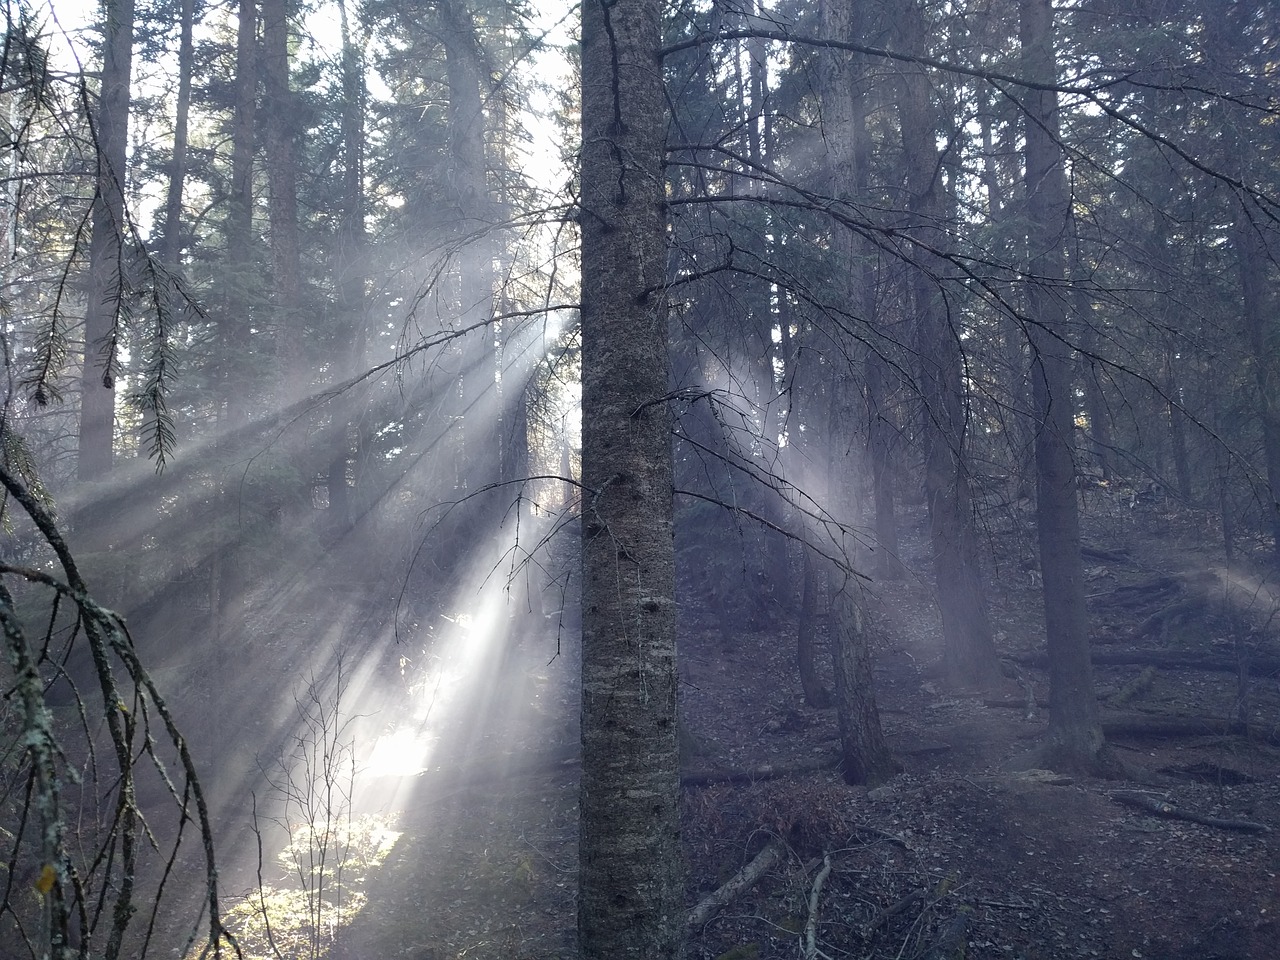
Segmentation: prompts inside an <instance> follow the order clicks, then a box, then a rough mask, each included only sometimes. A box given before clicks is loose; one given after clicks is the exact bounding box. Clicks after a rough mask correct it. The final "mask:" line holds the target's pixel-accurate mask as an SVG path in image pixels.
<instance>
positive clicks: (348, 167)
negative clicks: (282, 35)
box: [325, 0, 368, 533]
mask: <svg viewBox="0 0 1280 960" xmlns="http://www.w3.org/2000/svg"><path fill="white" fill-rule="evenodd" d="M338 16H339V26H340V28H341V39H342V144H343V170H342V222H341V224H340V225H339V227H338V249H337V256H336V262H335V264H334V266H335V269H336V274H337V293H338V309H339V311H340V313H341V317H340V321H339V322H340V324H341V330H342V337H341V348H340V349H341V353H342V354H343V356H342V357H341V358H340V359H339V360H338V363H337V366H336V370H335V372H336V376H335V379H336V380H338V381H339V382H341V381H344V380H346V379H347V378H348V377H350V376H352V375H353V374H355V373H356V372H358V371H359V370H361V369H363V368H364V364H365V356H364V354H365V338H366V317H365V311H366V302H365V299H366V298H365V288H366V280H365V273H366V270H367V269H368V264H367V262H366V249H365V247H366V240H367V238H366V236H365V225H364V220H365V196H364V111H365V86H364V72H363V62H362V60H363V58H362V57H361V55H360V51H359V50H358V49H357V48H356V46H355V44H354V42H353V41H352V39H351V25H350V23H349V22H348V18H347V7H346V3H345V2H344V0H338ZM349 407H350V404H349V403H347V402H345V401H344V400H342V399H339V400H337V401H335V402H334V406H333V416H332V426H331V429H330V431H329V436H330V442H329V448H330V451H331V459H330V461H329V466H328V469H327V470H326V472H325V483H326V487H327V490H328V494H329V521H328V526H329V529H330V530H331V531H333V532H334V533H340V532H342V531H345V530H346V528H347V527H348V525H349V524H350V522H351V497H350V488H349V486H348V483H347V464H348V461H349V460H350V458H351V452H352V451H351V447H352V429H351V424H350V422H349V416H348V410H349Z"/></svg>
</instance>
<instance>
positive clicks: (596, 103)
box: [578, 0, 683, 960]
mask: <svg viewBox="0 0 1280 960" xmlns="http://www.w3.org/2000/svg"><path fill="white" fill-rule="evenodd" d="M661 9H662V8H661V4H660V3H658V0H617V2H613V3H606V2H603V0H591V2H588V3H586V4H584V5H583V16H582V160H581V201H580V214H579V217H580V224H581V229H582V293H581V299H582V403H583V409H584V410H585V411H587V415H586V416H584V417H583V430H582V482H583V486H584V494H583V508H582V525H583V548H582V549H583V556H582V564H583V598H582V651H583V652H582V787H581V795H580V803H579V816H580V841H579V894H578V936H579V949H580V954H581V956H582V958H583V960H606V958H607V960H618V958H625V957H634V958H638V960H639V958H643V960H663V958H675V957H676V956H678V954H679V951H680V942H681V935H682V929H683V925H682V922H681V921H682V917H681V913H682V902H683V882H682V876H683V874H682V868H681V854H680V844H679V828H680V815H679V799H680V779H679V777H680V773H679V747H678V739H677V731H676V665H675V613H676V611H675V561H674V555H673V550H672V459H671V412H670V410H669V409H668V399H667V393H668V391H669V383H668V381H669V376H670V374H669V369H670V361H669V359H668V354H667V306H666V293H665V289H664V288H665V285H666V212H665V187H664V179H663V152H664V145H665V143H666V131H665V127H666V109H665V102H664V93H663V84H662V71H661V64H660V61H659V59H658V48H659V36H660V34H659V25H660V18H661Z"/></svg>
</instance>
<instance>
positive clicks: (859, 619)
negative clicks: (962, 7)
mask: <svg viewBox="0 0 1280 960" xmlns="http://www.w3.org/2000/svg"><path fill="white" fill-rule="evenodd" d="M821 15H822V24H823V30H824V32H825V35H826V36H829V37H833V38H838V39H844V40H851V39H856V38H857V36H858V32H857V31H856V30H855V21H854V17H855V12H854V8H853V7H852V6H850V5H849V4H846V3H841V2H839V0H825V2H824V3H823V4H822V10H821ZM820 70H821V74H820V75H821V88H820V89H821V96H822V106H823V135H824V137H825V138H826V140H827V146H828V150H829V152H830V154H831V159H832V177H831V185H832V190H831V193H832V196H833V197H834V198H837V199H838V198H840V197H841V196H842V195H844V196H848V195H849V194H850V193H851V192H854V193H856V190H857V185H858V183H859V181H860V180H864V182H865V177H864V174H865V171H866V165H867V161H866V156H867V151H866V144H865V141H866V129H865V119H866V105H865V100H864V94H863V91H862V90H861V85H862V78H861V77H860V76H859V71H858V70H857V67H856V65H855V63H854V60H853V57H852V56H851V55H850V54H848V53H846V52H843V51H836V50H828V51H823V53H822V63H821V67H820ZM860 170H861V171H862V173H860V172H859V171H860ZM833 229H834V230H835V236H834V237H833V241H832V246H833V248H834V249H836V250H839V251H840V252H841V253H842V254H843V256H844V261H845V264H847V271H848V272H847V273H845V274H844V275H843V276H844V284H845V286H844V288H843V290H842V293H843V296H841V297H838V299H839V300H840V301H841V302H843V303H848V304H852V312H853V313H854V314H856V317H857V319H859V320H861V321H863V322H864V323H870V321H871V314H872V311H873V310H874V307H875V295H874V289H873V288H871V286H870V284H871V282H872V280H871V278H872V274H871V273H870V272H869V271H868V270H867V269H865V268H864V269H858V268H857V265H856V264H857V261H856V259H855V253H857V252H860V251H856V250H855V247H854V243H853V238H852V236H851V235H850V234H849V233H848V232H847V231H845V230H844V228H843V227H841V226H839V225H835V226H834V227H833ZM850 377H851V374H850V372H849V371H844V372H841V371H838V370H833V371H832V376H831V396H830V404H831V406H830V417H829V419H828V427H829V429H828V436H827V444H828V457H829V459H828V480H827V489H828V491H830V499H831V501H832V504H831V509H832V512H833V513H834V514H835V515H836V516H838V517H842V518H844V519H846V521H847V520H848V518H850V517H852V516H854V509H853V505H854V502H855V499H854V486H855V485H854V469H855V468H854V465H853V464H852V463H851V462H850V459H851V458H847V457H841V456H839V454H838V451H839V450H841V449H844V450H848V449H849V445H850V439H851V438H849V437H848V436H845V435H840V433H839V426H840V425H841V424H844V425H847V424H849V423H850V422H851V421H852V417H850V416H849V410H848V405H847V404H846V402H845V401H846V398H847V395H848V394H850V393H851V389H850V384H849V380H850ZM840 540H841V542H840V543H838V544H837V547H838V548H839V549H840V550H841V551H842V553H843V556H844V559H845V561H846V562H847V563H854V562H856V558H857V551H856V548H855V545H854V544H853V542H852V538H851V537H847V536H844V537H841V538H840ZM828 583H829V584H830V586H829V590H830V598H831V628H830V637H831V658H832V664H833V665H834V668H835V676H834V681H835V704H836V715H837V717H838V718H839V726H840V742H841V754H842V757H843V768H844V776H845V779H846V780H847V781H848V782H850V783H873V782H878V781H880V780H883V779H885V778H887V777H889V776H891V775H892V774H893V772H894V771H895V770H896V765H895V764H894V761H893V758H892V756H891V755H890V753H889V749H888V746H887V745H886V744H885V740H884V734H883V732H882V730H881V728H880V717H879V713H878V712H877V710H876V708H875V692H874V688H873V686H872V682H871V666H870V664H871V654H870V649H869V646H868V640H867V633H866V630H865V629H864V617H863V612H862V608H861V605H862V602H863V599H862V595H861V590H860V589H858V587H857V584H855V583H853V582H850V578H849V577H848V576H847V575H846V574H845V573H843V572H842V571H837V570H835V569H832V570H830V571H829V572H828Z"/></svg>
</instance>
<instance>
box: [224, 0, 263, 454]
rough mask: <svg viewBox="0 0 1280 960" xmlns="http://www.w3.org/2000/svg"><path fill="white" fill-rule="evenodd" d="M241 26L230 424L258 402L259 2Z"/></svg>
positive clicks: (228, 341)
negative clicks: (253, 335) (252, 339)
mask: <svg viewBox="0 0 1280 960" xmlns="http://www.w3.org/2000/svg"><path fill="white" fill-rule="evenodd" d="M238 16H239V25H238V26H237V28H236V78H235V91H236V99H235V111H234V116H233V118H232V129H231V193H230V196H229V197H228V202H227V225H226V247H227V261H228V274H229V276H228V278H227V282H226V283H225V284H224V287H225V291H226V293H225V297H226V300H225V303H224V306H223V314H222V317H221V320H220V322H219V324H218V326H219V332H220V339H221V341H222V350H223V377H222V380H223V383H224V389H225V401H226V405H227V426H228V427H229V428H230V429H232V430H234V429H235V428H237V427H240V426H243V425H244V424H245V423H247V422H248V420H249V415H250V410H252V409H253V408H254V406H255V405H256V403H257V399H258V398H257V397H256V396H255V386H256V385H255V384H253V382H252V379H251V378H250V377H249V376H248V375H247V374H246V373H245V365H246V360H247V358H248V353H249V335H250V330H251V329H252V313H253V311H252V307H251V303H252V296H251V291H252V290H253V288H254V287H255V286H256V284H255V273H256V271H255V264H254V242H253V156H254V147H255V143H254V125H255V117H256V113H257V103H258V95H257V91H258V38H257V23H258V14H257V6H256V0H239V7H238Z"/></svg>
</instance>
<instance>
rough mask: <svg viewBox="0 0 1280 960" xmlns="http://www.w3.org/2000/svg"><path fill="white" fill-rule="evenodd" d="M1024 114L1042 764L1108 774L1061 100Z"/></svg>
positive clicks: (1039, 23)
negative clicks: (1042, 646) (1043, 662)
mask: <svg viewBox="0 0 1280 960" xmlns="http://www.w3.org/2000/svg"><path fill="white" fill-rule="evenodd" d="M1019 15H1020V17H1019V27H1020V37H1021V41H1022V55H1023V63H1024V70H1025V71H1026V73H1027V75H1028V76H1029V77H1031V78H1034V79H1040V80H1048V81H1052V80H1054V79H1055V77H1056V74H1057V68H1056V59H1055V55H1054V50H1053V5H1052V0H1020V2H1019ZM1023 109H1024V110H1025V112H1026V124H1025V135H1026V171H1025V178H1026V191H1027V221H1028V224H1029V228H1028V237H1027V242H1028V247H1029V252H1030V262H1029V264H1028V273H1029V275H1030V276H1031V277H1033V278H1035V281H1034V282H1031V283H1029V284H1028V290H1027V310H1028V317H1029V323H1028V334H1029V337H1030V340H1031V349H1032V371H1031V379H1032V394H1033V407H1034V415H1035V431H1036V434H1035V453H1036V526H1037V533H1038V537H1039V548H1040V570H1041V573H1042V575H1043V594H1044V616H1045V633H1046V639H1047V644H1048V654H1049V731H1048V734H1047V738H1046V741H1045V743H1044V745H1043V755H1042V757H1040V762H1041V763H1042V765H1046V766H1048V767H1049V768H1050V769H1053V770H1056V771H1058V772H1061V773H1070V772H1081V773H1095V774H1096V773H1100V772H1104V771H1103V766H1104V749H1103V748H1104V745H1105V744H1104V739H1103V734H1102V724H1101V723H1100V722H1099V716H1098V698H1097V695H1096V694H1095V692H1094V686H1093V665H1092V663H1091V661H1090V659H1089V621H1088V613H1087V611H1086V609H1085V590H1084V564H1083V561H1082V559H1081V555H1080V516H1079V506H1078V502H1077V499H1076V471H1075V437H1074V431H1075V404H1074V403H1073V400H1072V383H1071V369H1072V360H1073V356H1072V354H1073V351H1072V349H1071V347H1070V345H1069V344H1068V343H1067V342H1066V340H1065V339H1064V338H1065V336H1066V332H1067V331H1066V325H1067V324H1066V321H1067V309H1066V302H1065V300H1064V297H1065V296H1066V292H1065V284H1064V283H1063V280H1064V277H1065V275H1066V259H1065V256H1066V253H1065V247H1064V240H1065V237H1066V236H1067V229H1068V223H1069V216H1070V196H1069V194H1068V192H1067V180H1066V174H1065V171H1064V167H1063V156H1062V147H1061V144H1060V142H1059V139H1058V102H1057V94H1056V93H1054V92H1052V91H1048V90H1028V91H1027V93H1026V96H1025V97H1024V98H1023Z"/></svg>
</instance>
